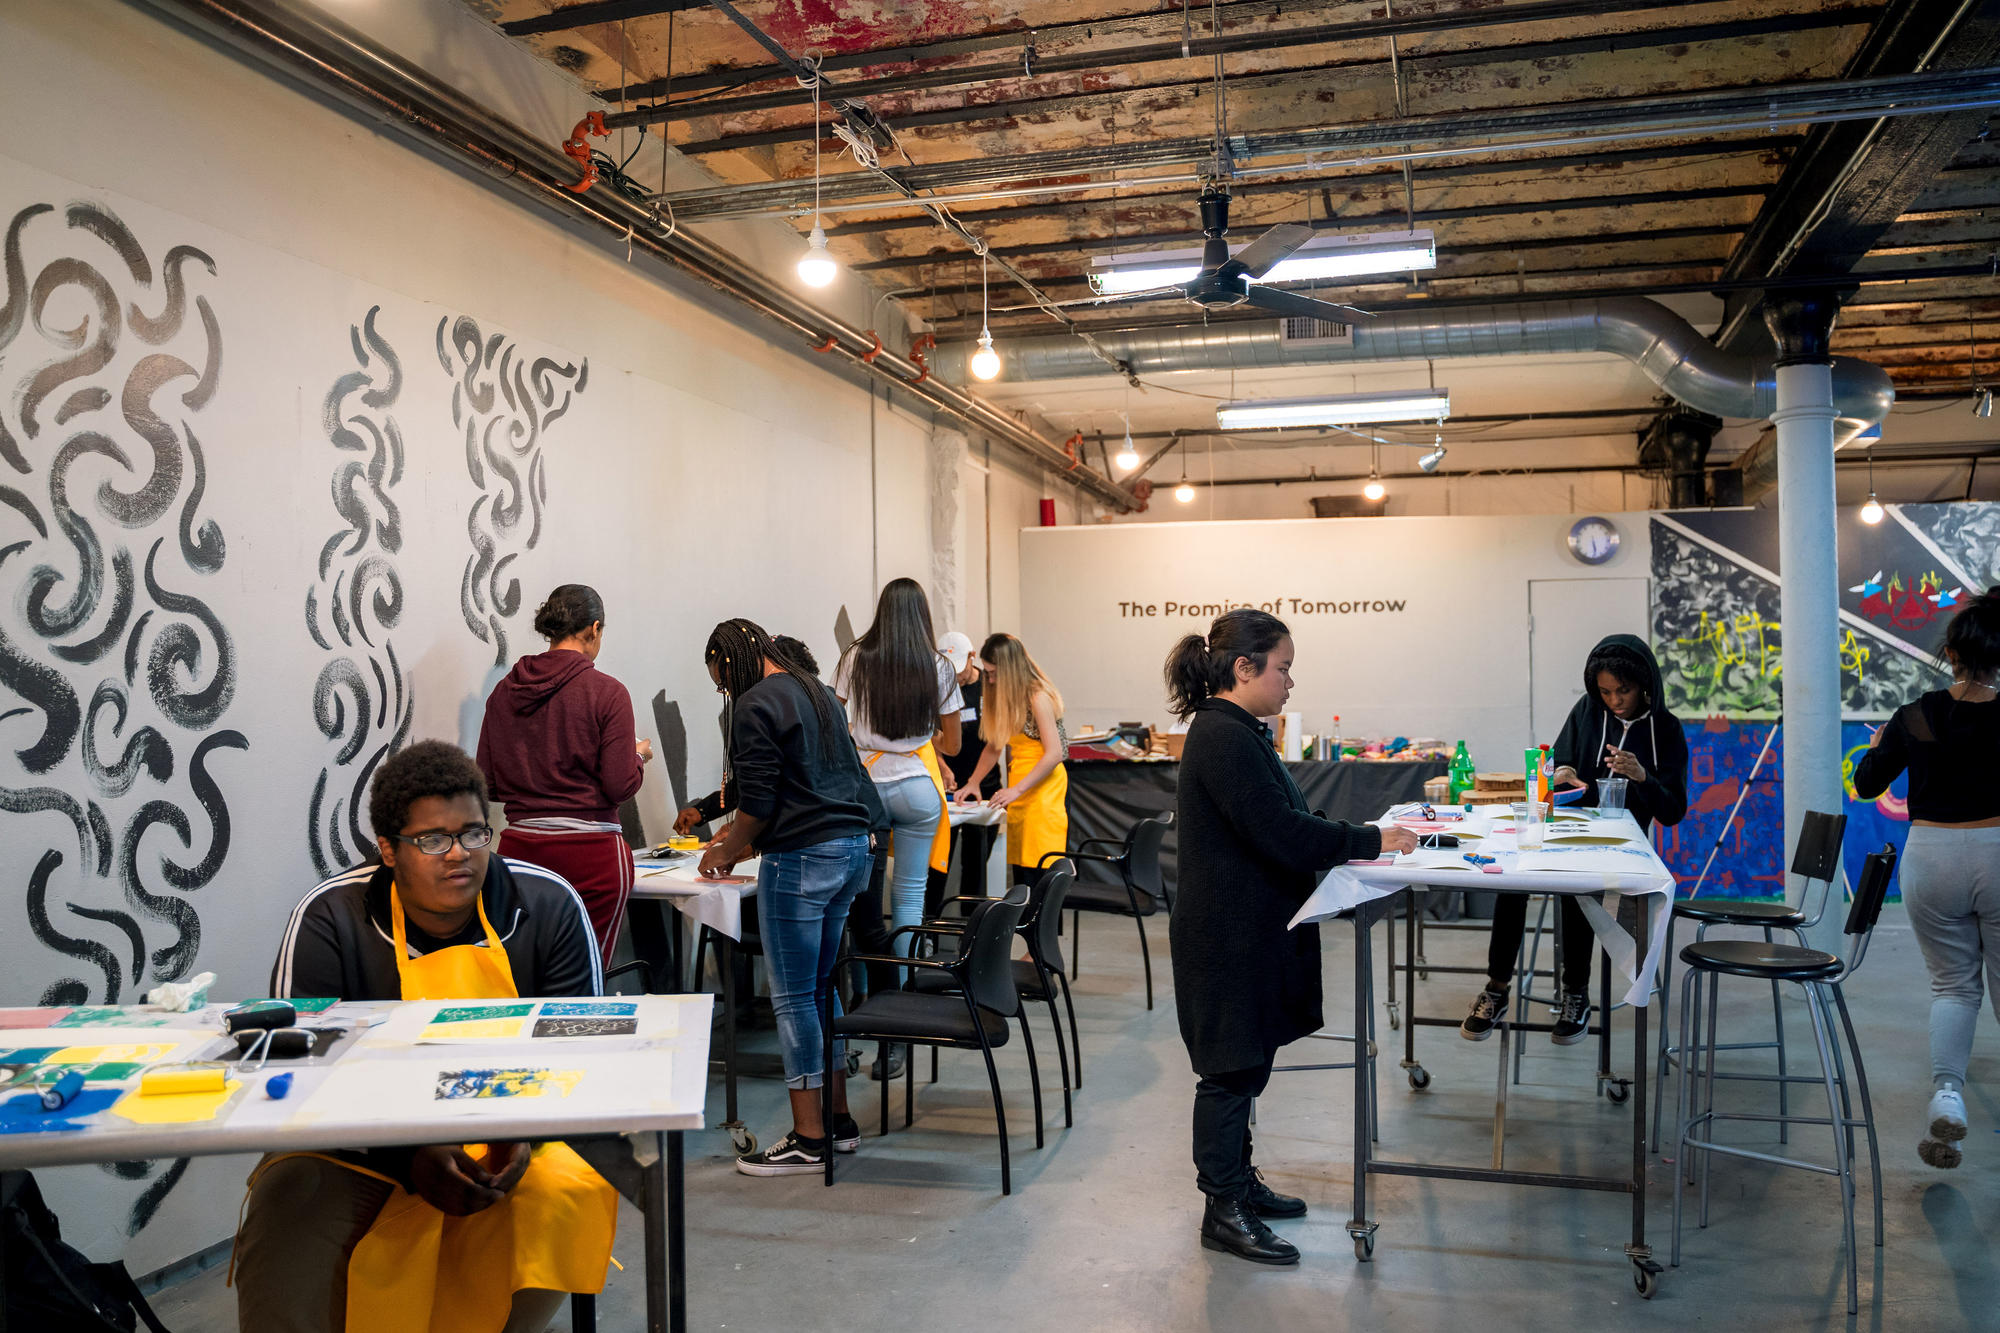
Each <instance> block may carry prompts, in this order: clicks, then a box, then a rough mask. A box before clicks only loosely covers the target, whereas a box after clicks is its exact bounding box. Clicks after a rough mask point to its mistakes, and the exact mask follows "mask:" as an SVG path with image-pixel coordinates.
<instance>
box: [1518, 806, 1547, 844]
mask: <svg viewBox="0 0 2000 1333" xmlns="http://www.w3.org/2000/svg"><path fill="white" fill-rule="evenodd" d="M1514 812H1515V815H1514V827H1515V835H1514V838H1515V843H1514V845H1515V846H1517V847H1519V848H1520V849H1521V850H1522V851H1524V852H1539V851H1540V850H1542V821H1543V819H1545V818H1546V817H1547V816H1548V813H1549V807H1548V803H1547V802H1545V801H1523V802H1520V803H1519V804H1517V805H1516V806H1515V807H1514Z"/></svg>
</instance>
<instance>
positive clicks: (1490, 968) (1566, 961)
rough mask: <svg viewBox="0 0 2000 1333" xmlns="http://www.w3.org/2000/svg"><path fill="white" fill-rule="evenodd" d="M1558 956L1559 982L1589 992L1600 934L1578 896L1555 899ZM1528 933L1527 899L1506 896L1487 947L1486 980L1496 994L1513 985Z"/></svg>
mask: <svg viewBox="0 0 2000 1333" xmlns="http://www.w3.org/2000/svg"><path fill="white" fill-rule="evenodd" d="M1556 904H1557V909H1556V942H1557V952H1559V953H1560V954H1561V955H1562V976H1561V978H1560V982H1561V985H1562V988H1563V989H1564V990H1566V991H1588V990H1589V989H1590V964H1591V962H1592V960H1593V959H1595V958H1596V957H1597V934H1596V932H1595V931H1593V930H1591V928H1590V919H1589V918H1588V917H1586V916H1584V914H1583V907H1582V906H1581V905H1580V904H1579V903H1578V902H1577V898H1576V895H1575V894H1572V893H1564V894H1558V895H1556ZM1527 933H1528V895H1527V894H1525V893H1503V894H1500V895H1499V896H1498V897H1497V898H1495V900H1494V903H1493V937H1492V939H1491V940H1489V941H1488V942H1487V945H1486V976H1487V979H1488V983H1489V984H1490V985H1491V986H1492V987H1493V989H1495V990H1506V989H1507V987H1508V986H1509V985H1510V984H1511V983H1512V982H1513V978H1514V964H1515V962H1516V960H1517V959H1519V957H1520V955H1521V937H1522V936H1524V935H1526V934H1527Z"/></svg>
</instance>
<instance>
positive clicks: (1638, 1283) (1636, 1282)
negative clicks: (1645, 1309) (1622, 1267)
mask: <svg viewBox="0 0 2000 1333" xmlns="http://www.w3.org/2000/svg"><path fill="white" fill-rule="evenodd" d="M1632 1285H1633V1286H1634V1287H1637V1288H1638V1289H1639V1295H1640V1297H1641V1298H1642V1299H1644V1300H1649V1301H1650V1300H1652V1299H1653V1297H1654V1295H1655V1294H1657V1293H1658V1291H1659V1290H1660V1266H1659V1265H1658V1264H1642V1263H1636V1262H1635V1263H1634V1264H1633V1265H1632Z"/></svg>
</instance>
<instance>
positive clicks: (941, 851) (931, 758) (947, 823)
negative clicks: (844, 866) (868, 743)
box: [861, 741, 951, 875]
mask: <svg viewBox="0 0 2000 1333" xmlns="http://www.w3.org/2000/svg"><path fill="white" fill-rule="evenodd" d="M886 753H887V751H885V750H870V751H869V752H868V757H867V758H866V759H864V760H862V761H861V766H862V767H863V768H869V769H872V768H874V767H875V761H876V760H877V759H880V758H881V757H882V756H883V755H884V754H886ZM916 755H917V758H919V759H921V760H923V761H924V772H926V773H928V774H930V775H931V781H932V782H933V783H935V784H936V785H937V790H938V801H939V803H940V805H941V807H942V808H941V809H940V810H939V811H938V826H937V832H936V833H934V834H932V835H931V869H932V870H935V871H937V872H938V873H939V874H940V875H942V874H944V873H945V872H946V871H948V870H950V869H951V806H950V805H948V804H944V802H945V794H944V771H943V770H942V769H941V768H939V766H938V756H937V747H936V746H935V745H933V744H931V742H929V741H925V742H924V744H923V748H921V749H919V750H918V751H917V752H916ZM895 850H896V838H895V835H894V834H891V835H890V836H889V853H890V855H892V856H893V855H895Z"/></svg>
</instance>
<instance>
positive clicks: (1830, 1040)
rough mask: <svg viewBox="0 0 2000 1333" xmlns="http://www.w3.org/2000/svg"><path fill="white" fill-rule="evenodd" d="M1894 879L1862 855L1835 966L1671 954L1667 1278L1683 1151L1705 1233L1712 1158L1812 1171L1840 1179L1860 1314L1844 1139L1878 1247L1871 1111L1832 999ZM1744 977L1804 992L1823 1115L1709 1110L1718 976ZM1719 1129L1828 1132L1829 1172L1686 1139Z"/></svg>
mask: <svg viewBox="0 0 2000 1333" xmlns="http://www.w3.org/2000/svg"><path fill="white" fill-rule="evenodd" d="M1895 870H1896V850H1895V848H1893V847H1889V846H1886V845H1885V846H1884V847H1883V849H1882V850H1881V851H1879V852H1874V853H1872V854H1870V856H1869V857H1868V860H1867V862H1866V863H1865V864H1864V865H1863V866H1862V869H1861V882H1860V884H1859V885H1857V886H1856V888H1855V890H1854V901H1853V904H1852V905H1851V906H1850V907H1849V909H1848V912H1847V926H1846V930H1845V934H1846V936H1847V939H1848V941H1849V943H1848V956H1847V957H1846V958H1845V959H1843V958H1841V957H1840V956H1839V955H1838V954H1830V953H1825V952H1822V951H1821V950H1818V949H1808V948H1804V947H1802V946H1799V945H1791V944H1767V943H1765V942H1763V941H1761V940H1697V941H1695V942H1694V943H1693V944H1690V945H1688V946H1687V947H1686V948H1685V949H1682V950H1681V955H1680V957H1681V961H1682V962H1683V963H1685V964H1687V969H1688V970H1687V974H1686V976H1685V977H1684V978H1683V980H1682V982H1681V1033H1680V1046H1681V1050H1682V1051H1683V1052H1685V1055H1684V1058H1683V1060H1682V1074H1681V1082H1680V1088H1679V1090H1678V1092H1679V1096H1678V1103H1677V1104H1678V1109H1679V1115H1678V1117H1677V1118H1678V1119H1679V1121H1680V1132H1679V1134H1678V1135H1677V1136H1676V1139H1675V1148H1674V1158H1675V1162H1676V1166H1675V1169H1674V1248H1673V1263H1674V1266H1675V1267H1676V1268H1678V1267H1679V1266H1680V1262H1681V1193H1682V1187H1683V1185H1684V1184H1685V1183H1686V1178H1687V1175H1688V1172H1687V1170H1686V1168H1687V1167H1688V1166H1689V1165H1691V1162H1690V1160H1689V1157H1688V1150H1689V1149H1693V1150H1695V1151H1696V1152H1699V1153H1701V1154H1702V1159H1701V1212H1700V1217H1699V1220H1698V1225H1700V1226H1704V1227H1705V1226H1707V1225H1708V1172H1709V1165H1710V1162H1711V1160H1712V1158H1713V1156H1714V1154H1716V1153H1723V1154H1725V1155H1727V1156H1731V1157H1747V1158H1749V1159H1751V1160H1752V1161H1758V1162H1768V1163H1770V1164H1772V1165H1774V1166H1794V1167H1799V1168H1801V1169H1802V1170H1806V1171H1817V1172H1820V1173H1821V1174H1823V1175H1830V1176H1838V1177H1839V1179H1840V1204H1841V1211H1842V1214H1843V1216H1844V1219H1845V1224H1846V1225H1845V1239H1846V1243H1847V1312H1848V1313H1849V1314H1855V1313H1858V1312H1859V1309H1860V1278H1859V1275H1858V1260H1857V1257H1856V1254H1855V1243H1854V1130H1855V1128H1856V1126H1859V1127H1861V1128H1863V1129H1865V1130H1866V1131H1867V1134H1868V1165H1869V1169H1870V1172H1871V1174H1872V1175H1873V1177H1874V1186H1875V1244H1876V1245H1878V1246H1879V1245H1881V1243H1882V1158H1881V1154H1880V1152H1878V1151H1877V1148H1876V1142H1875V1108H1874V1104H1873V1103H1872V1102H1871V1101H1870V1100H1869V1096H1868V1072H1867V1070H1866V1068H1865V1067H1864V1066H1863V1065H1862V1061H1861V1045H1860V1043H1859V1042H1858V1041H1856V1040H1855V1036H1854V1020H1853V1019H1852V1018H1851V1017H1850V1016H1849V1015H1848V1012H1847V997H1846V996H1845V995H1844V994H1843V993H1842V983H1843V982H1845V981H1846V980H1847V978H1849V977H1851V976H1853V975H1854V973H1855V971H1856V970H1857V969H1859V968H1860V966H1861V963H1862V960H1863V959H1864V958H1866V957H1867V956H1868V942H1869V940H1870V939H1871V938H1872V937H1873V935H1874V933H1875V923H1876V921H1877V920H1879V919H1880V917H1881V915H1882V902H1883V900H1884V899H1885V898H1887V897H1888V896H1889V878H1890V876H1891V875H1893V874H1894V873H1895ZM1725 974H1726V975H1728V976H1732V977H1748V978H1750V979H1752V980H1754V981H1769V982H1772V983H1773V984H1775V983H1777V982H1781V981H1785V982H1797V983H1798V984H1799V985H1801V986H1803V987H1805V990H1806V998H1807V1001H1808V1003H1807V1005H1806V1013H1807V1014H1808V1015H1809V1016H1810V1017H1811V1018H1812V1025H1813V1040H1814V1042H1815V1043H1816V1044H1817V1045H1818V1047H1819V1063H1820V1077H1819V1078H1818V1079H1816V1080H1813V1081H1814V1082H1818V1083H1821V1084H1823V1085H1824V1086H1825V1088H1826V1115H1825V1116H1824V1117H1820V1116H1794V1115H1790V1114H1787V1113H1783V1112H1781V1113H1780V1114H1778V1115H1775V1116H1773V1115H1761V1114H1755V1113H1751V1112H1740V1111H1733V1112H1723V1111H1717V1110H1716V1109H1715V1080H1716V1077H1717V1075H1716V1072H1715V1056H1716V1052H1717V1051H1718V1050H1726V1049H1728V1048H1727V1047H1718V1046H1717V1045H1716V1044H1715V1016H1716V1008H1717V1000H1718V996H1717V988H1718V987H1719V985H1720V983H1721V980H1722V977H1723V976H1724V975H1725ZM1704 977H1706V978H1707V979H1708V1001H1707V1017H1708V1032H1707V1036H1706V1039H1705V1040H1704V1038H1703V1036H1702V1033H1701V1032H1700V1030H1699V1029H1698V1028H1697V1027H1696V1026H1695V1014H1696V1010H1695V1008H1694V1006H1693V997H1694V995H1695V993H1696V992H1697V991H1698V990H1699V989H1700V985H1701V981H1702V979H1703V978H1704ZM1836 1011H1837V1012H1838V1013H1839V1015H1840V1027H1841V1032H1840V1033H1835V1032H1833V1031H1832V1029H1833V1014H1834V1013H1835V1012H1836ZM1843 1033H1844V1034H1845V1037H1846V1045H1847V1048H1848V1051H1849V1053H1850V1054H1851V1055H1852V1056H1853V1058H1854V1082H1855V1086H1856V1089H1857V1091H1858V1092H1859V1093H1860V1096H1861V1116H1860V1118H1859V1119H1856V1118H1855V1117H1854V1115H1853V1114H1852V1109H1851V1107H1850V1105H1849V1102H1848V1098H1847V1081H1846V1078H1845V1076H1844V1072H1843V1064H1842V1062H1841V1060H1840V1059H1839V1057H1838V1054H1837V1053H1838V1051H1839V1050H1840V1046H1841V1035H1842V1034H1843ZM1739 1077H1745V1078H1750V1079H1755V1080H1759V1081H1773V1076H1772V1075H1768V1074H1765V1075H1756V1074H1752V1075H1741V1076H1739ZM1783 1077H1784V1076H1783V1075H1779V1076H1776V1079H1777V1080H1778V1086H1779V1087H1783V1086H1785V1085H1784V1082H1783V1081H1782V1079H1783ZM1697 1078H1699V1079H1700V1080H1701V1083H1702V1089H1703V1091H1702V1097H1701V1103H1702V1104H1701V1108H1700V1109H1699V1110H1697V1109H1696V1108H1695V1095H1694V1088H1695V1081H1696V1079H1697ZM1723 1120H1749V1121H1758V1122H1763V1123H1770V1122H1772V1121H1776V1122H1778V1123H1780V1124H1783V1123H1785V1122H1787V1121H1794V1122H1796V1123H1798V1124H1802V1125H1825V1126H1827V1127H1828V1128H1830V1129H1831V1130H1832V1131H1833V1157H1834V1164H1833V1165H1832V1166H1823V1165H1821V1164H1820V1163H1818V1162H1805V1161H1800V1160H1798V1159H1796V1158H1791V1157H1780V1156H1776V1155H1774V1154H1771V1153H1765V1152H1755V1151H1752V1150H1750V1149H1748V1148H1738V1147H1732V1146H1730V1145H1727V1144H1721V1143H1717V1142H1715V1141H1714V1140H1713V1139H1712V1138H1706V1137H1704V1138H1694V1137H1691V1135H1692V1134H1693V1133H1694V1132H1695V1131H1696V1130H1702V1131H1707V1132H1712V1130H1713V1127H1714V1125H1715V1124H1716V1123H1717V1122H1718V1121H1723Z"/></svg>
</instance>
